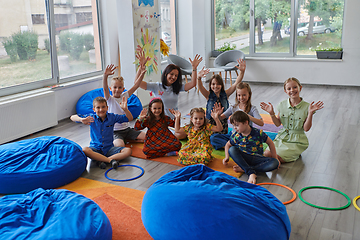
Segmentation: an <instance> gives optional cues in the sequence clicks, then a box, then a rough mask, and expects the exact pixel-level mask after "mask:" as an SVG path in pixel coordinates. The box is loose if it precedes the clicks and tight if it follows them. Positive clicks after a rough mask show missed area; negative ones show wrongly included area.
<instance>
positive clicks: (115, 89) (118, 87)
mask: <svg viewBox="0 0 360 240" xmlns="http://www.w3.org/2000/svg"><path fill="white" fill-rule="evenodd" d="M124 89H125V88H124V81H119V80H111V86H110V90H111V92H112V93H113V96H114V97H115V98H119V97H120V96H121V94H122V93H123V92H124Z"/></svg>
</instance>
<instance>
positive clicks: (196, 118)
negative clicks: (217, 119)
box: [190, 112, 205, 129]
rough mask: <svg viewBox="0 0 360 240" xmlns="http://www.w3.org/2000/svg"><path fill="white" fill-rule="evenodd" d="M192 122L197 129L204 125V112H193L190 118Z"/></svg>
mask: <svg viewBox="0 0 360 240" xmlns="http://www.w3.org/2000/svg"><path fill="white" fill-rule="evenodd" d="M190 120H191V122H192V124H193V125H194V127H195V129H199V128H201V127H202V126H203V125H204V122H205V114H204V113H202V112H194V113H193V114H192V116H191V118H190Z"/></svg>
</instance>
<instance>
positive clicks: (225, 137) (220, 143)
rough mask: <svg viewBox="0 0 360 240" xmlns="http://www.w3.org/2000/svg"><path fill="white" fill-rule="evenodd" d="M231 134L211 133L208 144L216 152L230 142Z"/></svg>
mask: <svg viewBox="0 0 360 240" xmlns="http://www.w3.org/2000/svg"><path fill="white" fill-rule="evenodd" d="M230 137H231V133H227V134H220V133H213V134H212V135H211V136H210V143H211V145H213V147H214V148H215V149H216V150H219V149H221V148H224V147H225V145H226V143H227V142H228V141H229V140H230Z"/></svg>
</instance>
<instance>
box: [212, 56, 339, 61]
mask: <svg viewBox="0 0 360 240" xmlns="http://www.w3.org/2000/svg"><path fill="white" fill-rule="evenodd" d="M210 60H215V57H210ZM245 60H256V61H295V62H342V59H317V58H316V57H245Z"/></svg>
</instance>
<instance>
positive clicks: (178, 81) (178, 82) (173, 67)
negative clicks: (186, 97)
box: [161, 64, 182, 94]
mask: <svg viewBox="0 0 360 240" xmlns="http://www.w3.org/2000/svg"><path fill="white" fill-rule="evenodd" d="M172 70H178V72H179V74H178V77H177V79H176V81H175V82H174V83H173V84H171V86H172V89H173V92H174V93H175V94H179V92H180V89H181V87H182V74H181V69H180V68H179V67H178V66H176V65H174V64H169V65H167V67H166V68H165V69H164V71H163V73H162V75H161V82H162V86H163V88H165V89H166V88H167V87H168V86H166V83H167V75H168V74H169V73H170V72H171V71H172Z"/></svg>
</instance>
